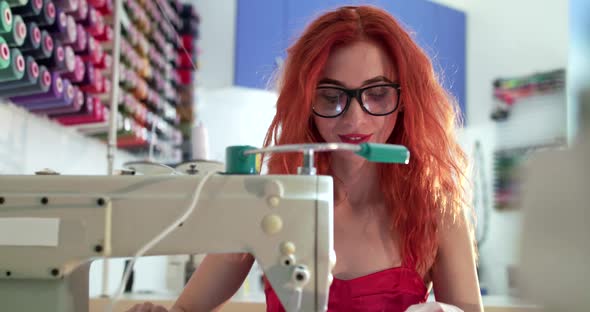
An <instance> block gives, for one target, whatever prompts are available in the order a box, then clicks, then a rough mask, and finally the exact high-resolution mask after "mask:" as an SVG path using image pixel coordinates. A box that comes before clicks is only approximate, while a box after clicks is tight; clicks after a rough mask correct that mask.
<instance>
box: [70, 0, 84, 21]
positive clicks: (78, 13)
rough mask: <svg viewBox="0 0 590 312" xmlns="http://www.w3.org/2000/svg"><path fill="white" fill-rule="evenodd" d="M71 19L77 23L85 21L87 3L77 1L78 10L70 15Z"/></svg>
mask: <svg viewBox="0 0 590 312" xmlns="http://www.w3.org/2000/svg"><path fill="white" fill-rule="evenodd" d="M72 17H73V18H74V19H75V20H76V21H77V22H79V21H82V20H85V19H86V18H87V17H88V1H86V0H78V9H77V10H76V11H75V12H73V13H72Z"/></svg>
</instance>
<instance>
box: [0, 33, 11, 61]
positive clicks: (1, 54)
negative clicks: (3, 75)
mask: <svg viewBox="0 0 590 312" xmlns="http://www.w3.org/2000/svg"><path fill="white" fill-rule="evenodd" d="M8 65H10V48H9V47H8V44H7V43H6V40H4V38H2V37H0V69H4V68H6V67H8Z"/></svg>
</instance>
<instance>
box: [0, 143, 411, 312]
mask: <svg viewBox="0 0 590 312" xmlns="http://www.w3.org/2000/svg"><path fill="white" fill-rule="evenodd" d="M392 148H393V149H392ZM342 149H347V150H349V151H355V152H357V154H359V155H361V156H363V157H366V158H367V159H369V160H374V161H375V160H376V161H386V162H398V163H407V162H408V158H409V153H408V151H407V149H405V148H403V147H399V146H397V147H396V146H370V145H367V146H363V147H360V146H358V145H350V144H311V145H293V146H276V147H271V148H267V149H259V150H256V149H253V148H250V147H230V148H228V158H227V162H226V168H225V170H223V168H221V166H220V167H215V166H213V167H211V164H208V166H209V168H208V169H207V170H199V169H200V167H199V164H198V163H196V164H195V165H194V166H189V168H191V169H192V170H193V171H192V172H193V173H194V174H183V173H179V172H176V173H175V174H165V172H164V174H157V175H128V174H129V173H133V170H127V171H124V173H127V174H125V175H116V176H62V175H52V174H49V175H46V174H44V175H34V176H0V302H1V304H2V310H5V309H6V310H7V311H35V312H36V311H60V312H72V311H76V312H79V311H87V310H88V269H89V263H90V261H92V260H93V259H97V258H101V257H131V256H134V255H135V254H136V252H137V251H138V250H139V249H140V248H141V247H142V246H144V244H146V242H148V241H149V240H150V239H152V238H154V237H156V236H157V235H158V233H160V232H162V230H163V229H165V228H166V227H168V226H170V225H171V224H174V222H175V220H178V218H179V216H181V215H183V213H184V212H186V211H187V207H189V206H190V205H191V201H192V200H194V199H195V198H196V196H195V198H194V197H193V195H194V194H195V189H196V188H197V185H198V184H199V183H200V182H201V181H202V180H203V179H206V178H207V179H208V180H207V181H206V183H204V184H203V186H202V187H203V188H202V192H201V193H200V196H199V198H198V201H196V206H195V207H194V211H193V212H192V213H190V214H189V215H188V217H186V218H185V219H182V222H180V223H178V224H177V227H176V228H175V230H174V231H173V232H171V233H170V234H169V235H168V236H166V237H165V238H163V240H161V241H160V242H159V243H157V244H156V245H154V246H153V248H151V249H149V250H148V251H147V252H146V253H145V254H144V255H174V254H198V253H229V252H243V253H251V254H252V255H254V257H255V258H256V260H257V261H258V262H259V264H260V266H261V267H262V269H263V271H264V273H265V275H266V278H267V279H268V280H269V282H270V284H271V285H272V287H273V288H274V290H275V292H276V294H277V295H278V297H279V299H280V300H281V302H282V303H283V305H284V306H285V307H286V309H287V310H288V311H295V310H302V311H325V310H326V308H327V301H328V290H329V287H330V283H331V280H332V275H331V269H332V267H333V265H334V264H335V253H334V251H333V237H332V235H333V234H332V232H333V225H332V222H333V217H332V214H333V184H332V178H331V177H329V176H318V175H315V167H314V166H313V153H314V152H318V151H333V150H342ZM289 151H302V152H304V161H303V165H302V167H300V169H299V173H300V175H258V174H256V173H257V170H256V168H255V167H256V158H255V156H256V154H257V153H263V152H264V153H267V152H289ZM392 151H393V154H392ZM211 171H220V172H222V171H223V172H224V173H216V174H214V175H210V174H209V173H208V172H211ZM45 173H47V172H45ZM197 193H198V192H197Z"/></svg>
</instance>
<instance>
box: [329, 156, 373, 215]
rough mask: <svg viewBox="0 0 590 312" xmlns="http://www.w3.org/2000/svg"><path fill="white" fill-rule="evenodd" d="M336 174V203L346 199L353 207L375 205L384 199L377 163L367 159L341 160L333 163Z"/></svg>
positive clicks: (334, 160)
mask: <svg viewBox="0 0 590 312" xmlns="http://www.w3.org/2000/svg"><path fill="white" fill-rule="evenodd" d="M330 169H331V171H332V175H333V176H334V180H335V181H334V186H335V187H334V191H335V199H334V201H335V203H336V204H338V203H340V202H342V201H344V200H346V201H348V203H349V204H350V205H351V206H352V207H353V208H356V207H358V208H360V209H362V207H363V206H366V205H373V204H375V203H378V202H380V201H381V200H382V195H381V190H380V188H379V176H378V171H377V164H375V163H372V162H369V161H366V160H360V161H354V162H353V161H349V160H348V161H344V160H343V161H339V159H333V162H332V165H331V168H330Z"/></svg>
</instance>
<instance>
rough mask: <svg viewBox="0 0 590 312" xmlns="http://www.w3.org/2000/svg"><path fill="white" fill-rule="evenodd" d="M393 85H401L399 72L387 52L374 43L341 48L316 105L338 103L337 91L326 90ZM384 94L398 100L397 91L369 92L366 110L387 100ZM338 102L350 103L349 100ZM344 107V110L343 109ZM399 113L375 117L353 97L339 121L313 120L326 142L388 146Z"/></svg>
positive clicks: (333, 56) (330, 60)
mask: <svg viewBox="0 0 590 312" xmlns="http://www.w3.org/2000/svg"><path fill="white" fill-rule="evenodd" d="M392 82H394V83H398V82H399V81H398V80H397V74H396V69H395V68H394V67H393V64H392V62H391V60H390V59H389V57H388V56H387V55H386V54H385V52H384V51H383V50H382V49H381V48H380V47H379V46H378V45H376V44H374V43H371V42H368V41H358V42H355V43H352V44H349V45H345V46H340V47H337V48H335V49H334V50H333V51H332V53H331V54H330V56H329V58H328V61H327V63H326V67H325V68H324V71H323V73H322V74H321V76H320V80H319V83H318V88H319V89H318V90H316V93H317V95H316V98H315V100H314V102H320V101H325V102H330V101H331V102H335V100H334V99H336V98H337V97H334V95H337V94H338V93H337V91H336V92H332V89H324V87H342V88H346V89H359V88H365V87H370V86H378V85H383V84H387V83H392ZM384 92H389V93H390V95H389V96H388V97H387V99H389V100H391V99H394V98H395V97H397V93H396V91H395V90H393V93H391V92H392V89H382V88H374V89H369V90H367V91H365V92H364V94H365V95H364V97H363V101H364V102H366V103H365V107H368V104H370V101H371V99H383V94H384ZM340 96H341V97H342V95H340ZM344 98H346V96H344ZM365 99H367V100H366V101H365ZM338 101H340V102H343V103H346V100H342V99H340V100H338ZM375 101H378V100H375ZM381 101H382V100H381ZM317 106H318V105H315V104H314V110H315V111H316V112H318V110H317ZM340 106H341V107H340V109H342V105H340ZM398 110H399V109H397V110H396V111H395V112H393V113H392V114H389V115H386V116H373V115H370V114H369V113H367V112H366V111H364V110H363V109H362V108H361V106H360V105H359V102H358V100H357V99H356V98H354V97H352V98H351V102H350V105H349V106H348V109H347V110H346V111H344V113H342V114H341V115H339V116H338V117H335V118H324V117H320V116H317V115H316V114H314V117H313V118H314V122H315V124H316V126H317V128H318V130H319V133H320V135H321V136H322V138H323V139H324V140H325V141H326V142H343V143H353V144H360V143H364V142H373V143H385V142H386V141H387V139H388V138H389V136H390V135H391V132H392V131H393V128H394V126H395V123H396V120H397V114H398ZM338 154H347V153H338ZM346 157H351V155H350V154H349V156H346Z"/></svg>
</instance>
